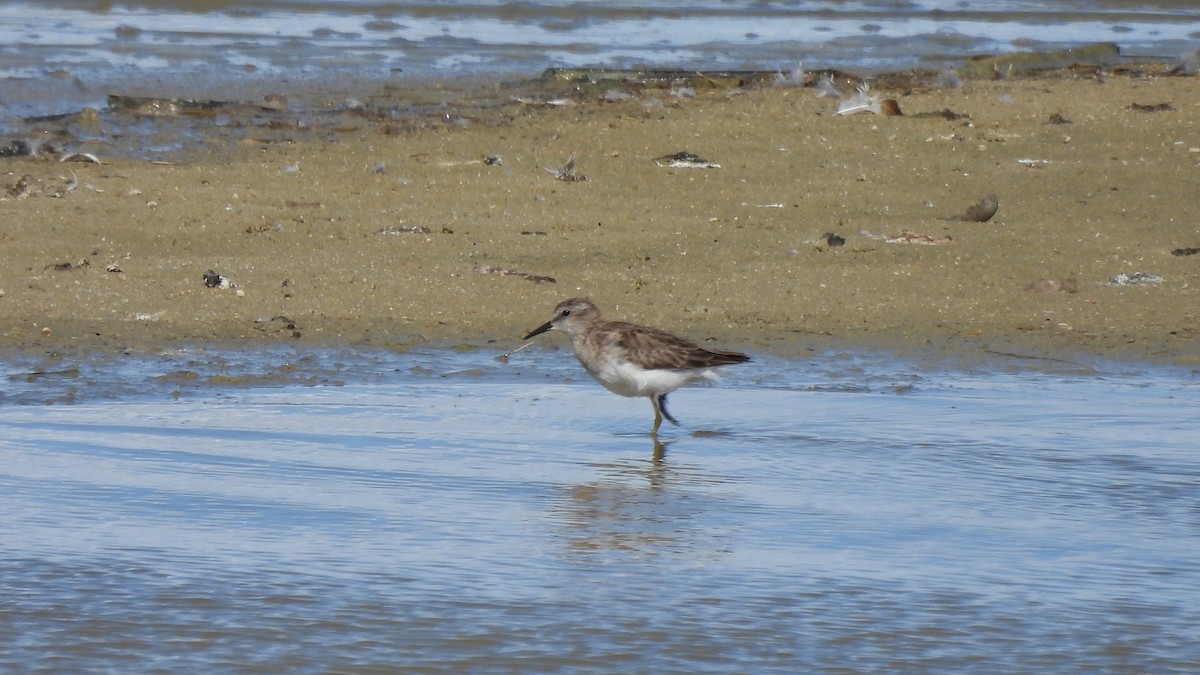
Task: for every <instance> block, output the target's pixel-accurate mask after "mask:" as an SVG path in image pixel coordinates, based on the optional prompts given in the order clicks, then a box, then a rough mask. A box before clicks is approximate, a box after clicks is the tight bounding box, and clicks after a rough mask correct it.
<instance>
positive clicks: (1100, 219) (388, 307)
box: [0, 66, 1200, 363]
mask: <svg viewBox="0 0 1200 675" xmlns="http://www.w3.org/2000/svg"><path fill="white" fill-rule="evenodd" d="M1161 70H1162V69H1161V68H1160V67H1155V66H1149V67H1147V68H1146V69H1144V70H1139V69H1134V70H1133V71H1124V72H1121V73H1116V74H1111V75H1108V76H1105V77H1097V76H1096V75H1094V74H1091V73H1072V72H1054V73H1047V74H1042V75H1040V76H1036V77H1030V78H1020V79H1010V80H1004V81H991V80H986V81H976V80H972V81H967V82H965V83H964V85H963V87H962V88H961V89H938V88H926V87H916V88H904V89H897V90H888V89H882V90H880V92H879V93H880V94H881V95H882V97H884V98H895V99H896V100H897V102H898V103H899V106H900V108H901V109H902V111H903V112H904V113H905V114H904V115H903V116H884V115H873V114H863V115H854V116H837V115H834V114H833V113H834V110H835V106H836V102H835V101H833V100H831V99H829V98H818V97H817V96H816V95H815V93H814V89H813V88H812V87H805V88H770V87H764V88H757V89H748V90H746V91H744V92H740V93H733V92H730V91H729V90H727V89H721V88H714V89H712V90H706V89H703V88H700V89H698V90H697V91H696V96H695V97H677V96H672V95H670V93H669V92H666V91H653V90H647V91H641V92H635V94H636V95H635V96H633V97H632V98H629V99H625V100H618V101H606V100H603V94H604V92H603V91H589V92H582V93H579V94H577V95H575V96H574V97H573V98H572V101H571V103H572V105H565V106H536V105H529V104H527V103H521V102H517V101H509V102H504V103H502V104H500V105H498V106H491V107H488V108H487V110H486V111H485V112H477V113H475V114H474V115H472V114H467V115H466V116H465V117H463V118H457V117H454V116H451V118H449V119H448V121H447V123H445V124H427V125H419V127H412V128H404V127H397V126H396V125H394V124H393V125H389V124H388V123H387V122H386V121H380V120H372V119H366V118H364V119H363V120H362V121H361V122H360V123H357V124H355V125H352V126H350V127H345V128H339V129H334V130H321V131H315V132H309V133H301V132H300V131H299V130H298V131H297V132H296V133H294V134H290V135H289V134H271V135H270V136H269V137H268V135H267V134H266V133H264V134H262V136H263V137H262V138H257V139H256V138H253V136H254V134H250V135H251V139H249V140H244V141H240V142H225V141H222V140H220V139H215V140H214V141H212V142H210V143H208V144H207V145H206V146H205V147H204V148H203V149H202V150H201V151H198V152H192V153H189V154H187V156H186V158H185V159H183V160H181V161H180V162H178V163H175V164H173V165H164V164H156V163H151V162H148V161H143V160H110V161H108V162H107V163H106V164H103V165H96V164H91V163H78V162H71V163H59V162H56V161H52V160H49V159H44V158H29V157H18V158H7V159H3V160H0V169H2V178H3V186H0V187H2V188H3V190H0V194H4V192H5V190H8V191H9V192H8V194H6V195H4V198H3V199H0V249H2V250H3V259H4V264H3V266H0V291H2V292H3V295H2V296H0V341H2V343H3V344H5V345H7V346H8V347H10V348H22V349H45V350H69V349H84V350H89V349H94V350H113V349H155V348H159V347H163V346H170V345H172V344H179V343H195V342H201V343H209V342H221V343H230V342H237V341H241V340H249V341H299V342H309V343H313V344H349V345H380V346H389V347H395V348H407V347H411V346H414V345H418V344H445V345H454V344H460V343H461V344H478V345H483V344H487V343H488V342H489V341H495V344H494V345H493V347H494V348H496V349H497V350H503V349H509V348H512V347H515V346H517V345H518V344H520V343H519V337H520V336H521V335H523V334H524V332H525V331H527V330H529V329H531V328H533V327H535V326H537V325H538V324H540V323H542V322H543V321H545V320H546V319H547V318H548V315H549V311H550V309H551V308H552V307H553V306H554V304H555V303H556V302H558V301H559V300H561V299H563V298H566V297H571V296H576V295H588V296H591V297H592V298H593V299H594V300H595V301H596V302H597V303H598V304H599V305H600V306H601V308H602V309H604V310H605V312H606V314H607V315H608V316H610V317H614V318H617V317H619V318H623V319H626V320H630V321H635V322H639V323H649V324H653V325H657V326H660V327H662V328H666V329H668V330H672V331H675V332H678V333H680V334H682V335H685V336H688V337H690V338H692V339H695V340H698V341H703V340H709V339H711V340H712V341H713V343H714V344H715V345H718V346H721V347H727V348H736V349H744V350H748V351H751V352H754V351H774V352H778V353H784V354H788V353H804V352H805V351H807V350H814V349H816V350H824V349H858V348H879V347H884V348H890V349H895V350H899V351H908V350H918V351H920V350H933V351H935V352H942V351H948V352H951V353H959V354H963V355H968V356H969V355H970V354H973V353H986V352H1006V353H1013V354H1021V355H1028V356H1035V357H1042V356H1045V357H1058V356H1062V355H1072V354H1085V355H1098V356H1102V357H1112V358H1118V359H1125V358H1134V359H1151V360H1165V361H1169V362H1178V363H1189V362H1191V363H1194V362H1196V361H1197V360H1198V359H1200V255H1176V254H1173V251H1176V250H1177V249H1186V248H1190V247H1200V220H1198V219H1197V214H1196V210H1197V209H1196V206H1197V195H1200V83H1198V82H1197V80H1196V78H1180V77H1165V76H1159V75H1157V73H1159V72H1161ZM841 87H842V88H843V89H850V86H849V85H848V84H846V83H841ZM493 93H494V92H493ZM396 95H397V96H401V95H402V94H400V93H399V92H397V94H396ZM496 98H499V99H503V98H504V97H503V96H499V97H496ZM1132 104H1139V105H1142V106H1148V107H1151V108H1155V107H1156V106H1158V104H1169V105H1166V106H1158V108H1161V109H1154V110H1153V111H1146V110H1139V109H1136V108H1134V107H1131V105H1132ZM943 110H948V111H951V112H953V113H956V114H959V115H964V116H969V117H962V118H958V119H947V118H946V117H919V116H918V115H919V114H920V113H931V112H937V111H943ZM1055 122H1058V123H1055ZM93 151H94V152H95V153H96V154H99V155H101V156H102V157H103V148H102V147H100V148H93ZM680 151H688V152H691V153H695V154H697V155H699V156H701V157H703V158H704V159H705V160H708V161H709V162H712V163H716V164H719V165H720V167H719V168H669V167H663V166H659V165H658V164H656V162H655V161H654V159H655V158H656V157H660V156H664V155H668V154H672V153H676V152H680ZM572 154H575V155H576V157H577V161H576V164H575V167H574V170H575V172H576V176H577V177H578V176H583V177H586V180H577V181H564V180H559V179H556V178H555V177H554V176H553V175H551V173H550V172H548V171H547V170H546V167H550V168H555V167H561V166H562V165H563V164H564V163H565V162H566V160H567V158H568V157H569V156H571V155H572ZM485 157H499V158H500V161H499V162H497V163H488V162H485V161H483V159H484V158H485ZM72 172H73V175H74V177H75V180H76V185H75V187H74V189H72V190H69V191H68V190H67V189H66V187H67V180H66V179H68V178H71V177H72ZM25 176H28V178H26V179H25V185H24V187H22V186H20V185H18V183H19V182H20V180H21V179H22V178H23V177H25ZM989 193H994V194H996V195H997V196H998V198H999V210H998V212H997V213H996V215H995V216H994V217H993V218H992V219H991V220H990V221H988V222H985V223H979V222H968V221H962V220H952V219H950V218H952V217H954V216H958V215H961V214H964V213H966V211H967V209H968V207H970V206H972V205H973V204H975V203H976V202H978V201H979V200H980V198H981V197H983V196H984V195H987V194H989ZM905 232H907V233H909V234H908V235H906V236H904V237H901V235H902V233H905ZM826 233H834V234H836V235H839V236H841V237H843V238H844V239H845V243H844V245H842V246H834V247H830V246H829V245H828V244H827V243H826V242H825V240H824V235H825V234H826ZM897 237H900V240H897ZM920 242H925V243H920ZM209 270H212V271H214V272H216V273H217V274H219V275H222V276H224V277H226V278H227V279H228V280H230V281H231V282H232V284H233V287H231V288H219V287H218V288H210V287H208V286H206V285H205V282H204V274H205V273H206V272H207V271H209ZM1139 272H1140V273H1144V274H1146V275H1153V277H1152V278H1151V279H1152V280H1151V282H1150V283H1140V284H1127V285H1115V284H1112V283H1110V280H1111V279H1112V278H1113V277H1116V276H1117V275H1118V274H1122V273H1123V274H1125V275H1129V276H1132V275H1134V274H1135V273H1139ZM550 278H552V279H553V282H551V281H550V280H549V279H550ZM1157 278H1161V281H1153V279H1157ZM543 339H546V338H543ZM558 340H561V338H554V337H551V338H549V341H550V342H551V343H555V342H557V341H558Z"/></svg>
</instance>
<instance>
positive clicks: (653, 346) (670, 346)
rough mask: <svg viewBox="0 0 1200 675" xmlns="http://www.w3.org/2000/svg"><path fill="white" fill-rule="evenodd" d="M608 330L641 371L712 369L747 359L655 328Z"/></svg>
mask: <svg viewBox="0 0 1200 675" xmlns="http://www.w3.org/2000/svg"><path fill="white" fill-rule="evenodd" d="M608 328H609V329H610V330H609V331H608V332H609V336H610V339H612V340H613V341H614V342H615V343H616V344H617V346H619V347H620V348H621V349H622V350H624V351H625V355H626V358H628V359H629V360H630V361H633V362H634V363H636V364H638V365H639V366H641V367H643V368H656V369H657V368H661V369H671V370H678V369H687V368H712V367H715V366H726V365H730V364H733V363H745V362H746V361H749V360H750V357H749V356H746V355H745V354H741V353H738V352H719V351H714V350H711V349H705V348H703V347H700V346H698V345H694V344H692V343H691V342H688V341H687V340H684V339H683V338H681V337H677V336H674V335H671V334H670V333H667V332H665V331H661V330H658V329H656V328H649V327H646V326H637V325H634V324H631V323H623V322H613V323H611V324H610V325H609V326H608Z"/></svg>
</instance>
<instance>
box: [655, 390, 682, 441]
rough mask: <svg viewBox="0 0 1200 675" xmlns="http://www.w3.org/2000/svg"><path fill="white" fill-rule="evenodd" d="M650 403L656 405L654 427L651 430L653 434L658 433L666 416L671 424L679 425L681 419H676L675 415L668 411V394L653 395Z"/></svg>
mask: <svg viewBox="0 0 1200 675" xmlns="http://www.w3.org/2000/svg"><path fill="white" fill-rule="evenodd" d="M650 405H653V406H654V428H653V429H651V430H650V435H651V436H657V435H658V428H659V427H660V426H662V421H663V418H666V420H667V421H668V422H670V423H671V424H674V425H675V426H679V420H677V419H675V418H674V417H672V416H671V413H669V412H667V395H666V394H660V395H658V396H651V397H650Z"/></svg>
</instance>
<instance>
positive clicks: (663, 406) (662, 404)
mask: <svg viewBox="0 0 1200 675" xmlns="http://www.w3.org/2000/svg"><path fill="white" fill-rule="evenodd" d="M658 409H659V410H661V411H662V416H663V417H665V418H667V421H668V422H670V423H671V424H674V425H675V426H679V420H677V419H675V418H674V417H672V416H671V413H669V412H667V395H666V394H663V395H662V396H659V397H658Z"/></svg>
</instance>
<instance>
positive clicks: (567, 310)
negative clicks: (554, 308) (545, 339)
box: [559, 309, 571, 317]
mask: <svg viewBox="0 0 1200 675" xmlns="http://www.w3.org/2000/svg"><path fill="white" fill-rule="evenodd" d="M559 316H563V317H567V316H571V310H569V309H564V310H563V311H562V314H560V315H559Z"/></svg>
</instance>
